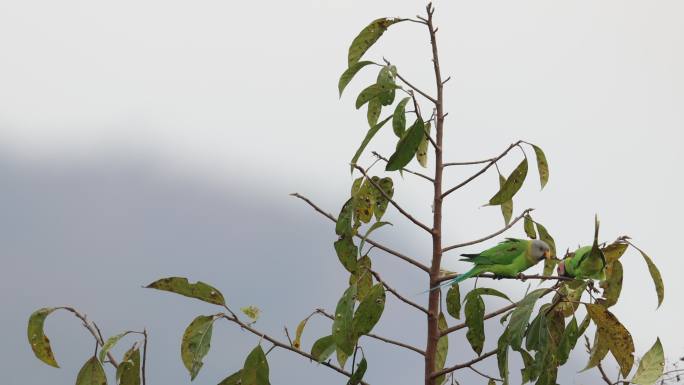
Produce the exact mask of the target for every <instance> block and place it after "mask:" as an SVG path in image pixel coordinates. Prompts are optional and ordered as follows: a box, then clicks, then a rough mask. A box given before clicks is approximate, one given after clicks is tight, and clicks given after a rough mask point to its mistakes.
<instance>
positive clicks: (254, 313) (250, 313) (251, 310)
mask: <svg viewBox="0 0 684 385" xmlns="http://www.w3.org/2000/svg"><path fill="white" fill-rule="evenodd" d="M240 311H241V312H242V313H243V314H244V315H246V316H247V317H249V319H251V320H252V322H256V321H257V320H258V319H259V315H261V310H260V309H259V308H258V307H256V306H254V305H250V306H247V307H243V308H240Z"/></svg>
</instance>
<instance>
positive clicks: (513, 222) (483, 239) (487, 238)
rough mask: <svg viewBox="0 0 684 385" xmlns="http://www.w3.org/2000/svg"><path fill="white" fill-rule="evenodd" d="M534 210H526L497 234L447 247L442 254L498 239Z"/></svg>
mask: <svg viewBox="0 0 684 385" xmlns="http://www.w3.org/2000/svg"><path fill="white" fill-rule="evenodd" d="M533 210H534V209H526V210H524V211H523V212H522V213H521V214H520V215H518V216H517V217H515V219H513V220H512V221H510V222H509V223H508V224H507V225H506V226H505V227H504V228H502V229H501V230H499V231H497V232H495V233H492V234H489V235H487V236H486V237H482V238H480V239H476V240H474V241H468V242H463V243H458V244H455V245H451V246H447V247H445V248H444V249H442V252H443V253H445V252H447V251H449V250H453V249H458V248H459V247H465V246H470V245H475V244H478V243H481V242H484V241H488V240H490V239H492V238H494V237H496V236H498V235H500V234H503V233H504V232H506V230H508V229H510V228H511V227H513V226H514V225H515V224H516V223H518V221H520V220H521V219H523V218H524V217H525V215H527V214H529V213H530V212H532V211H533Z"/></svg>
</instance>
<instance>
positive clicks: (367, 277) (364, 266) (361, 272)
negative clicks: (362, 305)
mask: <svg viewBox="0 0 684 385" xmlns="http://www.w3.org/2000/svg"><path fill="white" fill-rule="evenodd" d="M371 267H372V261H371V259H370V257H369V256H368V255H364V256H363V257H361V258H359V260H358V262H357V263H356V270H355V271H354V273H352V274H351V275H350V276H349V286H351V285H356V299H357V300H358V301H363V300H364V298H366V296H368V293H369V292H370V290H371V286H373V275H372V273H371Z"/></svg>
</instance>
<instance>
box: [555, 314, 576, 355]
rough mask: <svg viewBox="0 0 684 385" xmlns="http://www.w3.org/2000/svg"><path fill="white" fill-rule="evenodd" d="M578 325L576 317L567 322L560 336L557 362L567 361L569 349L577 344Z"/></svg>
mask: <svg viewBox="0 0 684 385" xmlns="http://www.w3.org/2000/svg"><path fill="white" fill-rule="evenodd" d="M578 329H579V327H578V325H577V319H575V317H572V319H571V320H570V322H569V323H568V326H567V327H566V328H565V332H564V333H563V337H562V338H561V341H560V344H559V346H558V353H557V356H558V362H559V363H560V364H561V365H563V364H565V363H566V362H567V361H568V357H569V356H570V351H572V349H573V348H574V347H575V345H576V344H577V338H578V337H579V334H578Z"/></svg>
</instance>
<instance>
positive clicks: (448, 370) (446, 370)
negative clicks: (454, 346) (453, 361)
mask: <svg viewBox="0 0 684 385" xmlns="http://www.w3.org/2000/svg"><path fill="white" fill-rule="evenodd" d="M495 354H496V349H494V350H490V351H488V352H487V353H484V354H482V355H481V356H479V357H475V358H473V359H472V360H470V361H468V362H464V363H462V364H458V365H454V366H451V367H448V368H444V369H442V370H438V371H436V372H433V373H432V374H431V375H430V377H432V378H435V377H439V376H441V375H443V374H448V373H451V372H455V371H457V370H459V369H463V368H469V367H470V366H471V365H473V364H475V363H478V362H480V361H482V360H484V359H485V358H487V357H491V356H493V355H495Z"/></svg>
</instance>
